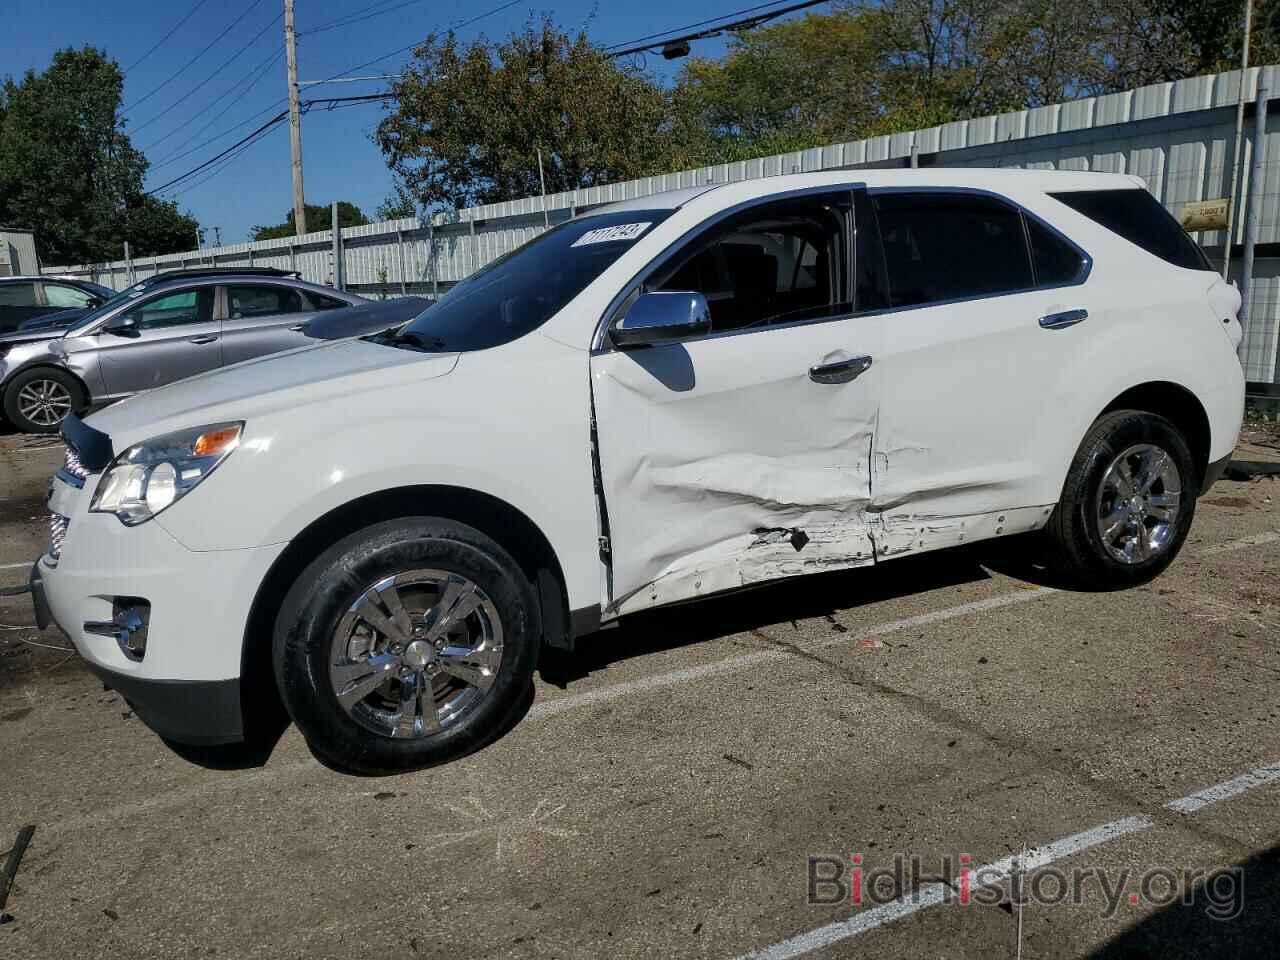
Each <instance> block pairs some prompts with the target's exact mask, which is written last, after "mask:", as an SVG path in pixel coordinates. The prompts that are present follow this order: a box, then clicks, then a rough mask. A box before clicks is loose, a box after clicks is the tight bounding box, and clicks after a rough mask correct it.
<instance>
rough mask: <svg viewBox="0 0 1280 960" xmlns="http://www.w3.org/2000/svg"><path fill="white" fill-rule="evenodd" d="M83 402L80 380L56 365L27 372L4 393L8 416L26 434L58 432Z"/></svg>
mask: <svg viewBox="0 0 1280 960" xmlns="http://www.w3.org/2000/svg"><path fill="white" fill-rule="evenodd" d="M84 405H85V395H84V388H83V387H81V386H80V381H78V380H77V379H76V378H75V377H73V376H72V375H71V374H69V373H67V372H66V371H64V370H59V369H57V368H56V367H37V368H36V369H34V370H27V371H24V372H23V373H20V374H18V375H17V376H16V377H14V378H13V380H12V382H11V383H10V384H9V386H8V388H7V389H6V390H5V392H4V413H5V416H6V417H7V418H8V420H9V422H10V423H12V424H13V425H14V426H15V427H17V428H18V429H19V430H21V431H23V432H24V433H57V431H58V428H59V427H60V426H61V425H62V421H63V420H64V419H65V418H66V416H67V414H69V413H72V412H76V411H79V410H83V409H84Z"/></svg>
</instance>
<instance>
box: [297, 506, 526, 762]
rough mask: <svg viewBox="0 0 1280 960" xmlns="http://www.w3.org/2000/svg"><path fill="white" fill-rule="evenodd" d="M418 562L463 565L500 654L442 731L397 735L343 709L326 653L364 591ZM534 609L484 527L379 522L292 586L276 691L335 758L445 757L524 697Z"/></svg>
mask: <svg viewBox="0 0 1280 960" xmlns="http://www.w3.org/2000/svg"><path fill="white" fill-rule="evenodd" d="M415 569H430V570H440V571H444V572H448V573H452V574H457V575H460V576H462V577H465V578H466V579H467V580H469V581H471V582H472V583H473V584H475V585H476V586H477V587H479V589H480V590H481V591H483V592H484V594H485V595H487V598H488V599H489V600H490V601H491V602H492V605H493V607H494V608H495V609H496V611H497V616H498V619H499V620H500V623H501V631H502V653H501V662H500V663H499V665H498V669H497V671H496V676H495V678H494V679H493V681H492V685H491V686H490V687H489V688H488V689H487V691H486V692H485V694H484V695H483V696H482V697H481V698H480V699H479V700H478V702H476V703H475V704H474V706H473V707H471V708H470V709H469V710H468V711H467V712H465V713H464V714H463V715H461V716H459V717H458V718H457V719H456V720H455V721H453V722H452V723H449V724H448V725H445V726H443V728H442V729H441V730H440V731H439V732H436V733H432V734H430V735H426V736H421V737H419V738H404V739H397V738H393V737H392V736H390V735H383V734H380V733H377V732H374V731H373V730H371V729H368V728H367V727H366V726H363V725H362V724H361V723H359V722H357V720H356V719H355V718H354V716H353V715H352V714H351V713H348V712H347V710H346V709H344V708H343V706H342V705H341V704H340V703H339V701H338V696H337V694H336V692H335V690H334V687H333V684H332V683H331V681H330V679H329V676H330V675H329V669H330V668H329V662H330V657H331V656H332V655H333V649H334V648H333V643H334V635H335V631H336V630H337V628H338V626H339V624H340V623H341V621H342V618H343V617H344V616H345V615H346V614H347V612H348V610H349V609H351V607H352V605H353V604H354V603H355V602H356V600H357V599H359V598H360V597H361V596H362V594H363V593H364V591H366V590H367V589H368V588H369V587H370V586H371V585H372V584H374V583H377V582H378V581H380V580H382V579H383V578H384V577H388V576H391V575H393V574H397V573H402V572H404V571H407V570H415ZM538 611H539V608H538V603H537V598H536V595H535V594H534V591H533V587H532V585H531V584H530V583H529V580H528V578H527V577H526V576H525V575H524V573H523V572H522V571H521V569H520V567H519V565H518V564H517V563H516V562H515V561H514V560H513V559H512V558H511V556H510V555H509V554H508V553H507V551H506V550H504V549H503V548H502V547H501V546H499V545H498V544H497V543H495V542H494V541H493V540H492V539H490V538H489V537H487V536H485V535H484V534H483V533H481V532H480V531H478V530H475V529H474V528H472V527H469V526H466V525H464V524H461V523H457V522H454V521H451V520H443V519H439V518H435V517H406V518H403V519H398V520H391V521H387V522H383V523H379V524H376V525H374V526H371V527H368V528H366V529H364V530H361V531H359V532H357V533H354V534H352V535H350V536H348V537H346V538H344V539H343V540H341V541H339V542H338V543H336V544H334V545H333V546H332V547H330V548H329V549H328V550H326V551H325V552H324V553H323V554H321V555H320V557H318V558H317V559H316V560H315V561H314V562H313V563H312V564H311V565H310V566H309V567H307V569H306V570H305V571H303V573H302V574H301V575H300V576H299V577H298V580H297V581H296V582H295V583H294V585H293V587H292V589H290V591H289V593H288V594H287V595H286V597H285V600H284V603H283V604H282V605H281V610H280V615H279V617H278V619H277V621H276V627H275V635H274V647H273V661H274V666H275V670H276V679H277V682H278V683H279V686H280V693H281V696H282V697H283V699H284V702H285V706H286V707H287V708H288V711H289V714H290V715H291V716H292V717H293V720H294V722H295V723H297V725H298V727H299V729H300V730H301V731H302V733H303V735H304V736H305V737H306V738H307V741H308V743H309V744H310V745H311V748H312V750H313V751H314V752H315V753H316V754H317V756H319V757H320V759H322V760H323V761H325V762H326V763H328V764H330V765H331V766H335V767H337V768H340V769H344V770H349V771H352V772H356V773H369V774H379V773H394V772H398V771H402V770H408V769H418V768H422V767H428V766H433V765H435V764H439V763H444V762H446V761H449V760H452V759H454V758H456V757H459V756H462V755H463V754H466V753H469V752H471V751H473V750H475V749H478V748H479V747H482V746H484V745H485V744H486V743H488V742H489V741H490V740H492V739H494V738H495V737H496V736H499V735H501V734H502V733H503V732H505V731H506V730H507V729H508V728H509V726H510V725H511V724H512V723H513V722H514V721H515V720H516V719H517V716H518V713H519V711H520V710H521V708H522V707H523V706H525V705H527V703H528V696H527V694H528V692H529V690H531V688H532V681H533V673H534V669H535V668H536V666H537V658H538V648H539V645H540V642H541V626H540V622H539V617H538ZM388 676H390V675H388ZM395 682H397V683H398V681H395Z"/></svg>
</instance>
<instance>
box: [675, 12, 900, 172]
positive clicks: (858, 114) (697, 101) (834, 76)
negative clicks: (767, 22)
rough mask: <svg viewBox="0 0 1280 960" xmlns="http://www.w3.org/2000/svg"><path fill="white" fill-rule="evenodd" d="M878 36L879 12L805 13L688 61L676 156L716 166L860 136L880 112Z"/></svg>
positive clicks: (680, 91)
mask: <svg viewBox="0 0 1280 960" xmlns="http://www.w3.org/2000/svg"><path fill="white" fill-rule="evenodd" d="M883 33H884V17H883V15H882V14H881V13H880V12H879V11H846V12H841V13H837V14H810V15H808V16H806V17H802V18H800V19H797V20H791V21H786V22H782V23H778V24H776V25H773V26H769V27H763V28H760V29H757V30H753V31H750V32H746V33H740V34H737V35H735V36H734V37H733V38H732V39H731V41H730V46H729V51H728V53H727V54H726V56H725V57H724V59H722V60H709V59H705V58H701V57H699V58H695V59H693V60H690V61H689V62H688V63H686V64H685V66H684V68H683V69H682V70H681V72H680V76H679V79H678V81H677V83H676V86H675V90H674V91H673V96H672V109H673V113H674V118H675V130H676V138H675V139H676V142H677V144H679V147H678V149H679V148H682V149H683V150H684V151H686V152H687V153H688V154H689V155H690V158H691V159H693V160H695V161H696V162H698V163H714V162H724V161H728V160H738V159H744V158H747V157H753V156H760V155H762V154H768V153H779V152H783V151H788V150H798V149H803V148H805V147H811V146H815V145H817V144H822V143H831V142H833V141H838V140H845V139H849V138H851V137H854V136H859V135H861V132H862V131H863V130H865V129H866V128H867V127H868V126H869V125H870V124H872V123H874V122H875V121H876V119H877V118H878V117H879V116H880V114H881V112H882V110H883V97H882V91H881V89H880V69H879V68H880V66H881V62H880V61H881V47H882V41H883Z"/></svg>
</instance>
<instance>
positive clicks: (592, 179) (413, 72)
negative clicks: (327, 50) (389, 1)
mask: <svg viewBox="0 0 1280 960" xmlns="http://www.w3.org/2000/svg"><path fill="white" fill-rule="evenodd" d="M393 89H394V91H395V93H396V96H397V98H398V102H397V104H396V108H395V110H394V111H393V112H392V113H391V114H389V115H388V116H387V117H385V118H384V119H383V120H382V122H381V123H380V124H379V125H378V128H377V131H376V133H375V137H374V139H375V141H376V142H377V144H378V146H379V147H380V148H381V149H382V152H383V155H384V156H385V157H386V159H387V163H388V165H389V166H390V167H391V169H392V170H393V171H394V172H395V174H396V176H397V177H398V178H399V179H400V181H401V182H402V183H403V184H404V186H405V188H406V190H407V191H408V192H409V195H410V196H412V197H413V198H414V199H415V200H416V201H417V202H418V203H419V204H420V205H421V206H423V207H424V208H430V207H432V206H439V205H446V206H451V207H462V206H469V205H472V204H477V203H490V202H495V201H500V200H508V199H511V198H513V197H525V196H530V195H536V194H537V193H538V192H539V190H540V183H539V178H538V151H539V150H541V152H542V160H543V171H544V174H545V176H546V183H547V191H548V192H549V193H551V192H556V191H560V190H571V189H574V188H578V187H590V186H594V185H596V184H600V183H605V182H609V181H614V180H625V179H628V178H630V177H637V176H643V175H645V174H648V173H652V172H655V171H658V170H663V169H666V168H668V166H669V164H670V159H671V151H670V143H669V140H670V138H669V136H668V135H667V133H668V128H669V123H668V115H667V105H666V98H665V96H664V94H663V92H662V90H661V89H659V88H658V87H657V86H656V85H655V84H654V83H653V82H652V81H651V80H650V79H649V78H648V77H647V76H646V75H644V74H643V73H642V72H640V71H638V70H635V69H633V68H631V67H628V66H626V65H624V64H620V63H619V62H618V61H616V60H613V59H610V58H608V57H606V56H604V55H603V54H602V53H601V52H600V51H599V50H598V49H596V48H594V47H592V46H591V44H590V43H589V42H588V41H587V38H586V36H585V35H584V34H581V33H579V34H578V35H577V36H570V35H568V34H567V33H565V32H563V31H561V30H560V29H558V28H557V27H556V26H555V25H554V24H552V23H551V21H550V20H546V21H543V22H542V23H540V24H530V25H529V26H527V27H526V28H525V29H524V31H523V32H521V33H517V34H513V35H512V36H511V37H509V38H508V39H507V40H505V41H503V42H501V43H490V42H489V41H487V40H485V39H483V38H481V39H480V40H477V41H475V42H473V43H469V44H462V43H460V42H459V41H458V39H457V38H456V37H455V36H454V35H453V34H445V35H442V36H441V35H433V36H431V37H428V38H427V39H426V40H425V41H424V42H423V43H422V44H421V45H420V46H419V47H418V48H417V49H416V50H415V51H414V59H413V61H412V62H411V63H410V65H409V67H408V68H407V69H406V71H405V75H404V78H403V79H401V80H399V81H397V82H396V83H395V84H394V85H393Z"/></svg>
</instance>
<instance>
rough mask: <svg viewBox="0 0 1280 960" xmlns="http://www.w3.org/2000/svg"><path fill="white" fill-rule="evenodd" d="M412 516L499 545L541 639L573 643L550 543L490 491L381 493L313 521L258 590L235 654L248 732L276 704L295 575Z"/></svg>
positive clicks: (430, 487)
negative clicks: (530, 589)
mask: <svg viewBox="0 0 1280 960" xmlns="http://www.w3.org/2000/svg"><path fill="white" fill-rule="evenodd" d="M411 516H433V517H442V518H445V519H449V520H455V521H457V522H459V523H465V524H468V525H469V526H473V527H475V528H476V529H477V530H479V531H481V532H482V533H484V534H486V535H487V536H489V537H492V538H493V539H494V540H495V541H497V542H498V543H500V544H501V545H502V546H503V547H504V548H505V549H506V550H508V551H509V552H510V553H511V555H512V557H513V558H514V559H515V560H516V562H517V563H518V564H520V568H521V570H523V571H524V572H525V575H526V576H528V577H529V580H530V582H531V583H532V584H533V585H534V589H535V590H536V592H537V594H538V599H539V601H540V605H541V613H542V634H543V642H545V643H547V644H548V645H550V646H553V647H561V648H570V647H571V646H572V642H573V636H572V631H571V628H570V619H569V599H568V590H567V588H566V585H565V577H564V571H563V570H562V568H561V566H560V561H559V558H558V557H557V556H556V553H555V550H554V549H553V548H552V546H551V542H550V541H549V540H548V539H547V537H546V535H545V534H544V533H543V532H542V530H541V529H539V528H538V526H537V525H536V524H535V523H534V522H533V521H532V520H530V519H529V518H528V517H527V516H526V515H525V514H524V513H523V512H522V511H521V510H519V509H518V508H517V507H514V506H512V505H511V504H510V503H507V502H506V501H505V500H501V499H499V498H498V497H495V496H492V495H491V494H487V493H481V492H480V491H477V490H471V489H468V488H465V487H455V486H447V485H437V484H421V485H415V486H405V487H397V488H392V489H387V490H380V491H377V492H376V493H370V494H366V495H364V496H361V497H357V498H356V499H355V500H351V501H348V502H347V503H344V504H342V505H340V506H338V507H335V508H333V509H332V510H330V511H329V512H328V513H325V514H323V515H322V516H320V517H318V518H316V519H315V520H313V521H312V522H311V523H310V524H308V525H307V526H306V527H305V528H304V529H303V530H302V531H301V532H300V533H299V534H298V535H297V536H296V537H294V538H293V539H292V540H291V541H290V542H289V546H288V547H287V548H286V549H285V551H284V552H283V553H282V554H281V555H280V556H279V557H277V558H276V561H275V563H273V564H272V565H271V569H270V570H268V571H267V575H266V576H265V577H264V578H263V579H262V582H261V583H260V584H259V585H258V589H257V592H256V593H255V595H254V598H253V603H252V604H251V606H250V608H249V618H248V620H247V622H246V624H245V633H244V640H243V646H242V649H241V684H242V689H243V691H244V692H243V693H242V698H241V700H242V709H243V710H244V712H245V713H246V716H245V726H246V729H248V727H249V726H250V723H251V718H250V716H249V715H248V713H249V711H250V709H251V708H254V707H255V705H260V706H265V707H266V708H267V709H269V710H274V708H275V705H274V704H267V703H264V701H267V700H270V699H272V698H273V697H274V698H276V701H277V702H278V697H279V694H278V692H277V691H276V690H275V673H274V667H273V665H272V662H271V653H272V651H271V646H272V645H271V640H272V634H273V632H274V629H275V621H276V617H277V616H278V615H279V610H280V604H281V603H282V602H283V601H284V598H285V595H286V594H287V593H288V592H289V589H290V587H291V586H292V585H293V583H294V581H295V580H296V579H297V578H298V575H299V574H300V573H302V571H303V570H304V569H305V568H306V566H307V565H308V564H309V563H311V562H312V561H313V560H314V559H315V558H316V557H317V556H318V555H319V554H320V553H322V552H323V551H324V550H326V549H328V548H329V547H330V546H332V545H333V544H334V543H337V542H338V541H339V540H341V539H342V538H343V537H345V536H347V535H349V534H351V533H354V532H356V531H357V530H360V529H363V528H364V527H367V526H369V525H370V524H374V523H379V522H382V521H385V520H394V519H397V518H399V517H411Z"/></svg>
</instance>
